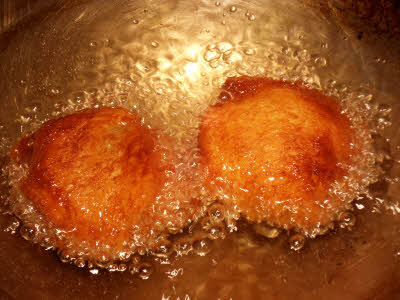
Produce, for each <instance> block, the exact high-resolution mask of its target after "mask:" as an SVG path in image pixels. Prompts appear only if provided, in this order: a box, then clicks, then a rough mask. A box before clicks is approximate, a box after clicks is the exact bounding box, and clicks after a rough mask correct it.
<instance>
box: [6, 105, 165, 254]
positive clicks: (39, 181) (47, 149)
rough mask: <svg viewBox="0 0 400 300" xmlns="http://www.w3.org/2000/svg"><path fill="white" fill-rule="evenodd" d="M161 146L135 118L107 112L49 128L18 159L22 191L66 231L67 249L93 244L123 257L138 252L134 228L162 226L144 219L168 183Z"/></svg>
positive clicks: (20, 147) (26, 143)
mask: <svg viewBox="0 0 400 300" xmlns="http://www.w3.org/2000/svg"><path fill="white" fill-rule="evenodd" d="M155 141H156V136H155V134H154V133H153V132H152V131H151V130H150V129H148V128H146V127H144V126H143V125H142V124H141V120H140V118H139V117H138V116H137V115H136V114H135V113H132V112H129V111H127V110H125V109H122V108H107V107H104V108H99V109H88V110H84V111H81V112H78V113H75V114H72V115H69V116H66V117H63V118H60V119H57V120H51V121H48V122H46V123H45V124H44V125H43V126H42V127H40V128H39V129H38V130H37V131H36V132H35V133H33V134H32V135H30V136H26V137H25V138H23V139H22V140H21V141H20V142H19V143H18V144H17V145H16V146H15V148H14V149H13V152H12V155H11V158H12V160H13V161H14V162H16V163H19V164H21V165H26V168H27V173H26V176H24V177H23V178H22V179H21V180H20V182H19V188H20V190H21V191H22V193H23V194H24V195H25V196H26V197H27V198H28V199H29V200H30V201H31V202H32V203H33V204H34V206H35V207H36V208H37V209H38V211H39V212H40V213H41V214H42V215H43V216H44V217H45V218H46V219H47V220H48V221H49V222H51V223H52V224H54V225H55V227H56V228H58V229H59V230H62V231H65V232H66V233H65V237H66V238H65V239H64V240H61V241H59V242H58V245H57V246H58V247H59V248H61V249H62V248H63V247H64V246H65V245H66V244H68V243H71V242H72V243H75V244H79V243H81V242H85V243H87V244H88V246H89V247H91V248H93V249H101V248H104V249H109V251H110V253H117V252H118V251H126V250H129V249H130V245H131V243H132V230H133V228H134V227H138V226H139V228H140V231H141V232H145V231H150V230H152V228H151V227H149V226H152V225H154V223H155V222H156V219H152V222H149V221H148V220H144V219H145V218H146V216H147V215H146V214H145V211H146V209H147V208H149V207H151V205H152V204H153V203H154V201H155V199H156V197H158V196H159V194H160V191H161V189H162V186H163V184H164V182H165V181H166V177H165V169H166V166H165V164H162V163H161V160H162V156H163V155H164V154H165V153H164V150H163V149H162V148H161V147H158V146H157V144H156V142H155ZM143 221H146V222H143ZM145 224H147V225H145ZM110 255H111V254H110Z"/></svg>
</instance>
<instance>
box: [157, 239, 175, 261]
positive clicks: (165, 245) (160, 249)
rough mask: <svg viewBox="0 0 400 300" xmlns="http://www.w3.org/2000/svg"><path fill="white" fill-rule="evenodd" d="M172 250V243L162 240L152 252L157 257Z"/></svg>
mask: <svg viewBox="0 0 400 300" xmlns="http://www.w3.org/2000/svg"><path fill="white" fill-rule="evenodd" d="M172 251H173V247H172V243H171V242H170V241H168V240H167V241H163V242H161V243H160V244H159V245H158V246H157V247H156V250H154V251H153V254H154V255H155V256H157V257H160V258H161V257H164V258H165V257H168V256H170V255H171V253H172Z"/></svg>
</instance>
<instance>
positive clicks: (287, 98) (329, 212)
mask: <svg viewBox="0 0 400 300" xmlns="http://www.w3.org/2000/svg"><path fill="white" fill-rule="evenodd" d="M220 100H221V101H220V103H218V104H217V105H215V106H212V107H210V108H209V109H208V110H207V111H206V114H205V115H204V118H203V121H202V123H201V126H200V134H199V148H200V153H201V162H202V165H203V166H204V172H205V186H206V187H207V189H208V190H209V192H210V193H211V194H212V195H214V196H215V197H219V198H221V192H222V193H223V194H226V195H228V196H229V197H228V198H226V199H229V200H223V199H222V198H221V200H223V201H227V202H228V204H230V205H237V206H238V208H239V209H240V211H241V212H242V213H243V215H244V216H245V217H246V218H247V219H249V220H251V221H255V222H259V221H266V222H268V223H270V224H271V225H274V226H279V227H283V228H286V229H294V230H296V231H303V232H305V233H310V232H312V230H314V229H315V228H316V227H318V226H321V225H325V224H327V223H329V222H330V221H332V220H334V219H336V218H337V215H338V213H339V212H340V211H341V210H343V209H344V207H345V203H343V202H342V201H341V200H340V199H339V197H336V196H334V195H329V194H328V190H329V188H330V187H331V185H332V183H333V182H334V181H335V180H340V179H341V178H342V177H343V176H344V175H345V174H346V171H345V170H344V169H342V168H340V167H339V166H338V164H339V163H342V164H346V163H349V162H350V154H351V147H350V143H351V140H352V130H351V128H350V122H349V120H348V119H347V118H346V117H345V116H344V115H343V114H341V113H340V109H339V106H338V104H337V101H335V99H332V98H330V97H327V96H324V95H322V94H321V93H320V92H318V91H314V90H308V89H305V88H303V87H301V86H300V85H298V84H290V83H284V82H280V81H275V80H270V79H266V78H250V77H239V78H228V80H227V81H226V83H225V85H224V87H223V92H221V95H220Z"/></svg>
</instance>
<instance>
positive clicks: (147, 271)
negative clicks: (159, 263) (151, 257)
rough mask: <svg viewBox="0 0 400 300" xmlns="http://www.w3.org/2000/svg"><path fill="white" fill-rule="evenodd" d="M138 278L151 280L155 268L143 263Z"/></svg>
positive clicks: (139, 268)
mask: <svg viewBox="0 0 400 300" xmlns="http://www.w3.org/2000/svg"><path fill="white" fill-rule="evenodd" d="M137 271H138V276H139V277H140V278H141V279H143V280H146V279H149V278H150V276H151V274H153V267H152V265H150V264H149V263H142V264H141V265H140V266H139V267H138V269H137Z"/></svg>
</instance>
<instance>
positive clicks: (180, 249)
mask: <svg viewBox="0 0 400 300" xmlns="http://www.w3.org/2000/svg"><path fill="white" fill-rule="evenodd" d="M174 247H175V251H176V254H177V255H178V256H183V255H187V254H188V253H189V252H190V251H191V250H192V249H193V248H192V244H191V243H190V242H189V241H185V240H184V241H180V242H177V243H175V245H174Z"/></svg>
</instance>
